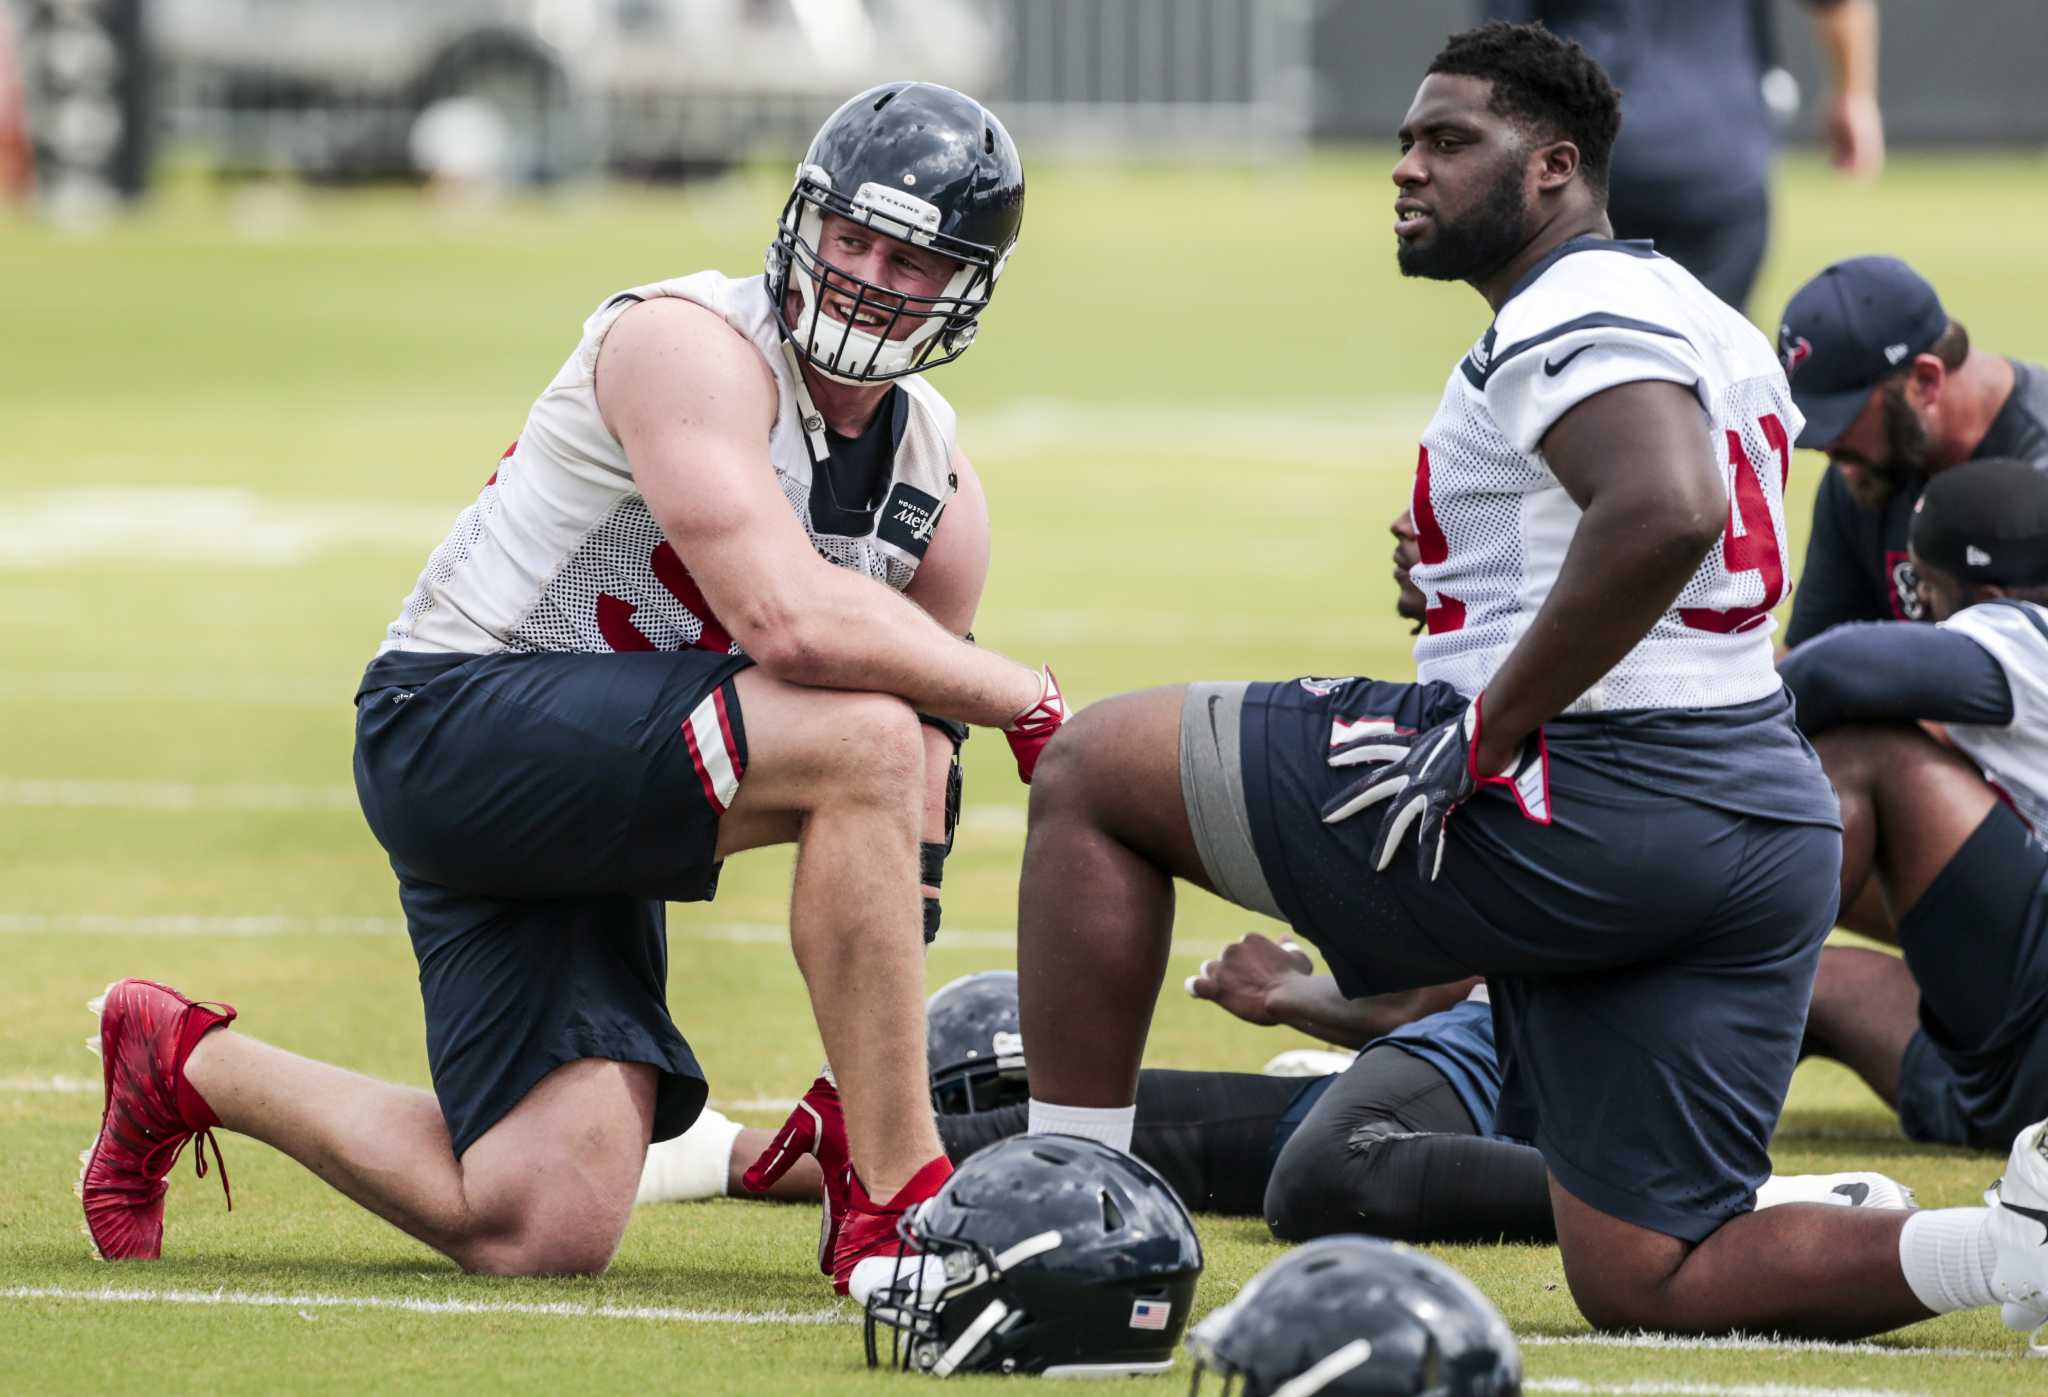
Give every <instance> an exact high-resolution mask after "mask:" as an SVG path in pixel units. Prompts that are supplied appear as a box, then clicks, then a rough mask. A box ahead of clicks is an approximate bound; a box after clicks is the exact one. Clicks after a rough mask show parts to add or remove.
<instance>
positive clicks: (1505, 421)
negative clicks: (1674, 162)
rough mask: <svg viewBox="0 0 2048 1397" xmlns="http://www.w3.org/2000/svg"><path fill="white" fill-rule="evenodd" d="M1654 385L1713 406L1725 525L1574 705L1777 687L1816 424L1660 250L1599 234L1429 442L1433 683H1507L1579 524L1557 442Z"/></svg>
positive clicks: (1423, 501) (1423, 495)
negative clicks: (1580, 414)
mask: <svg viewBox="0 0 2048 1397" xmlns="http://www.w3.org/2000/svg"><path fill="white" fill-rule="evenodd" d="M1644 379H1661V380H1664V381H1667V382H1672V383H1681V384H1685V385H1687V386H1688V387H1690V388H1692V390H1693V391H1694V393H1695V394H1696V395H1697V396H1698V398H1699V401H1700V404H1701V406H1702V407H1703V408H1704V409H1705V411H1706V415H1707V418H1708V421H1707V422H1705V423H1703V424H1702V425H1703V427H1705V428H1706V429H1708V430H1710V431H1711V433H1712V437H1713V448H1714V457H1715V459H1716V460H1718V461H1719V462H1720V463H1721V479H1722V484H1723V485H1724V486H1725V487H1726V488H1727V491H1728V506H1729V519H1728V526H1727V530H1726V532H1725V533H1724V535H1723V537H1722V542H1721V544H1720V546H1719V547H1717V548H1715V549H1714V550H1713V551H1712V552H1711V553H1709V554H1708V556H1707V558H1706V561H1705V562H1703V563H1702V564H1701V565H1700V568H1699V571H1698V572H1696V573H1695V574H1694V575H1693V578H1692V580H1691V581H1690V582H1688V583H1687V584H1686V585H1685V589H1684V590H1683V591H1682V592H1681V593H1680V594H1679V596H1678V598H1677V600H1676V601H1675V602H1674V603H1673V605H1672V608H1671V609H1670V610H1669V611H1667V612H1666V613H1665V614H1664V615H1663V616H1662V617H1660V618H1659V619H1658V621H1657V623H1656V624H1655V625H1654V626H1653V627H1651V629H1650V632H1649V634H1647V635H1645V636H1644V637H1643V639H1642V641H1641V642H1640V643H1638V644H1637V645H1636V647H1635V648H1634V649H1633V650H1631V651H1629V653H1628V654H1627V655H1625V656H1623V657H1622V659H1621V661H1620V663H1618V664H1616V665H1615V666H1614V668H1613V669H1611V670H1609V671H1608V672H1607V674H1606V675H1605V676H1604V677H1603V678H1601V679H1600V680H1599V682H1597V683H1596V684H1594V685H1593V686H1592V687H1591V688H1590V689H1588V690H1587V691H1586V693H1585V694H1584V695H1582V696H1581V697H1580V698H1579V699H1578V700H1577V701H1576V702H1574V703H1573V704H1572V705H1571V707H1570V708H1568V709H1567V710H1566V711H1567V712H1570V713H1590V712H1600V711H1604V710H1608V709H1624V708H1626V709H1636V708H1722V707H1727V706H1729V705H1732V704H1739V703H1748V702H1752V701H1754V700H1757V699H1761V698H1765V697H1767V696H1769V695H1770V694H1772V693H1775V692H1776V691H1777V689H1778V687H1779V680H1778V676H1777V672H1776V671H1775V670H1774V669H1773V668H1772V665H1771V641H1770V635H1771V630H1772V627H1773V625H1774V623H1773V622H1772V620H1771V617H1770V611H1771V608H1772V607H1774V606H1776V605H1777V604H1778V602H1779V601H1780V600H1781V599H1782V598H1783V597H1784V595H1785V588H1786V581H1787V578H1786V569H1785V557H1786V539H1785V503H1784V486H1785V476H1786V473H1787V472H1788V471H1789V470H1790V468H1791V459H1792V442H1793V440H1794V438H1796V437H1797V436H1798V435H1799V429H1800V427H1801V426H1802V425H1803V424H1804V419H1803V418H1802V417H1801V416H1800V415H1799V410H1798V409H1797V408H1795V407H1794V406H1793V405H1792V394H1791V391H1790V389H1789V388H1788V387H1787V385H1786V383H1785V375H1784V372H1783V370H1782V369H1781V368H1780V367H1779V364H1778V358H1777V355H1776V354H1775V353H1774V352H1773V350H1772V347H1771V344H1770V342H1769V341H1768V340H1766V339H1765V338H1764V337H1763V335H1762V334H1761V333H1760V332H1758V330H1757V329H1756V328H1755V327H1754V326H1753V325H1751V324H1750V323H1749V322H1748V321H1747V320H1745V319H1744V318H1743V317H1742V316H1741V315H1739V314H1738V313H1737V312H1735V311H1733V310H1731V309H1729V307H1728V306H1727V305H1725V304H1724V303H1723V302H1721V301H1720V300H1719V299H1717V298H1716V297H1715V296H1714V295H1713V293H1711V292H1709V291H1708V290H1707V289H1706V288H1705V287H1703V286H1701V285H1700V284H1699V282H1697V281H1695V280H1694V279H1693V278H1692V276H1691V275H1690V274H1688V273H1687V272H1686V271H1685V270H1684V269H1683V268H1681V267H1680V266H1679V265H1678V264H1677V263H1676V262H1673V261H1671V260H1669V259H1668V258H1665V257H1662V256H1659V255H1658V254H1657V253H1656V252H1654V251H1652V250H1651V249H1650V246H1649V244H1647V243H1617V242H1610V241H1607V240H1604V239H1596V238H1575V239H1573V240H1572V241H1571V242H1568V243H1566V244H1564V245H1563V246H1562V247H1560V248H1558V249H1557V250H1556V251H1555V252H1554V253H1552V254H1551V256H1550V257H1549V258H1547V259H1546V260H1545V261H1544V262H1542V263H1540V264H1538V265H1537V267H1536V268H1535V269H1534V270H1532V271H1531V272H1530V273H1529V275H1528V276H1527V277H1525V278H1524V279H1523V280H1522V282H1521V284H1520V285H1519V286H1517V288H1516V289H1515V290H1514V291H1513V292H1512V293H1510V295H1509V298H1508V301H1507V302H1506V304H1504V305H1503V306H1502V307H1501V308H1500V311H1499V313H1498V314H1497V315H1496V316H1495V317H1494V322H1493V325H1492V326H1491V327H1490V328H1489V329H1488V330H1487V332H1486V334H1485V335H1484V336H1482V337H1481V339H1480V341H1479V343H1478V344H1477V345H1476V346H1475V347H1474V348H1473V350H1472V352H1471V353H1470V354H1468V355H1466V356H1465V358H1464V359H1463V360H1461V361H1460V362H1459V364H1458V366H1457V368H1455V369H1454V370H1452V372H1451V377H1450V383H1449V385H1448V386H1447V387H1446V388H1445V390H1444V397H1443V402H1442V404H1441V405H1440V406H1439V407H1438V408H1437V412H1436V416H1435V418H1433V419H1432V420H1431V422H1430V424H1429V428H1428V430H1427V431H1426V432H1424V434H1423V438H1422V453H1421V458H1420V460H1419V461H1418V463H1417V467H1416V473H1415V497H1414V505H1413V509H1414V517H1415V527H1416V533H1417V535H1418V537H1419V539H1420V541H1421V553H1422V563H1421V565H1420V566H1419V567H1417V568H1416V569H1415V570H1414V579H1415V582H1416V584H1417V585H1418V586H1420V587H1421V588H1422V590H1423V593H1424V594H1425V596H1426V597H1427V598H1428V602H1429V611H1428V616H1427V627H1428V634H1427V635H1425V636H1424V637H1423V638H1422V639H1421V640H1420V641H1418V642H1417V643H1416V646H1415V660H1416V667H1417V669H1418V671H1419V674H1420V677H1421V678H1422V679H1424V680H1433V679H1435V680H1443V681H1444V682H1446V683H1448V684H1450V685H1452V686H1453V687H1454V688H1456V689H1457V690H1458V691H1459V692H1460V693H1463V694H1468V695H1470V694H1476V693H1477V692H1479V690H1481V689H1483V688H1484V687H1485V686H1486V684H1487V682H1488V681H1489V680H1490V679H1491V678H1492V677H1493V673H1494V671H1495V670H1496V669H1498V668H1499V667H1500V664H1501V661H1502V660H1504V659H1506V658H1507V655H1508V652H1509V651H1510V650H1512V649H1513V648H1514V646H1515V643H1516V642H1517V641H1518V640H1520V639H1521V636H1522V633H1523V632H1524V631H1525V630H1527V629H1528V627H1529V623H1530V622H1531V621H1532V620H1533V619H1534V618H1535V616H1536V613H1537V611H1538V609H1539V608H1540V607H1541V606H1542V605H1543V602H1544V599H1545V598H1546V597H1548V596H1549V594H1550V589H1551V587H1552V585H1553V584H1554V583H1555V582H1556V580H1557V574H1558V570H1559V569H1560V567H1561V566H1562V565H1563V563H1564V556H1565V550H1566V548H1567V547H1569V546H1570V544H1571V541H1572V535H1573V533H1574V532H1575V531H1576V530H1577V528H1578V522H1579V515H1580V510H1579V507H1578V506H1577V505H1576V504H1574V503H1573V502H1572V499H1571V496H1570V495H1568V494H1566V493H1565V490H1564V487H1563V486H1562V485H1561V484H1560V483H1559V482H1558V480H1557V477H1556V476H1554V475H1552V474H1551V473H1550V470H1549V467H1548V466H1547V465H1546V464H1545V463H1544V460H1543V452H1542V448H1541V445H1540V443H1541V442H1542V440H1543V435H1544V433H1546V432H1547V431H1549V430H1550V428H1551V426H1552V425H1553V424H1554V423H1555V422H1556V421H1557V420H1558V418H1559V417H1561V416H1563V415H1564V414H1565V412H1566V411H1568V410H1569V409H1570V408H1572V407H1573V406H1575V405H1576V404H1578V403H1580V402H1582V401H1584V400H1585V399H1587V398H1589V397H1591V396H1593V395H1594V394H1596V393H1599V392H1602V391H1604V390H1605V389H1608V388H1613V387H1616V386H1617V385H1620V384H1623V383H1631V382H1636V381H1640V380H1644Z"/></svg>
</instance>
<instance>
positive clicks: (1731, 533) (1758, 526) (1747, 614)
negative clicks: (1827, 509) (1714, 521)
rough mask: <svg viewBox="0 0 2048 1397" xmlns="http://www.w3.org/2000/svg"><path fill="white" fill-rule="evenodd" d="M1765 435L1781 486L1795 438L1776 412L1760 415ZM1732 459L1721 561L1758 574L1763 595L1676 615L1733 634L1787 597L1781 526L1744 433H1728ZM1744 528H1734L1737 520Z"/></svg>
mask: <svg viewBox="0 0 2048 1397" xmlns="http://www.w3.org/2000/svg"><path fill="white" fill-rule="evenodd" d="M1757 426H1759V427H1761V428H1762V429H1763V434H1764V440H1765V441H1767V442H1769V443H1770V444H1771V449H1772V450H1773V451H1775V452H1777V453H1778V491H1779V494H1780V497H1782V496H1783V493H1784V489H1785V482H1786V480H1787V479H1788V478H1789V477H1790V476H1791V474H1792V438H1791V436H1790V434H1788V433H1787V432H1786V431H1785V424H1784V423H1783V422H1781V421H1779V420H1778V415H1777V414H1776V413H1774V412H1767V413H1765V414H1764V415H1763V416H1762V417H1760V418H1758V419H1757ZM1728 460H1729V462H1730V463H1731V464H1732V465H1733V466H1734V467H1735V489H1734V490H1733V491H1732V492H1730V498H1729V501H1728V529H1727V532H1725V533H1723V534H1722V535H1721V567H1722V569H1723V570H1724V571H1726V572H1727V573H1728V575H1729V576H1730V577H1733V576H1734V575H1735V574H1736V573H1739V572H1754V573H1757V574H1759V575H1760V576H1761V577H1762V579H1763V584H1764V599H1763V601H1761V602H1760V603H1758V604H1757V605H1755V606H1731V607H1728V608H1727V609H1726V610H1722V609H1719V608H1716V607H1710V606H1681V607H1680V608H1678V619H1679V620H1681V621H1683V622H1685V624H1686V625H1688V626H1691V627H1692V628H1693V629H1694V630H1696V631H1713V632H1714V633H1715V634H1717V635H1732V634H1734V633H1735V632H1737V631H1746V630H1749V629H1751V628H1752V627H1755V626H1759V625H1762V624H1763V620H1764V618H1765V617H1766V616H1768V615H1770V614H1771V609H1772V608H1773V607H1775V606H1777V604H1778V603H1779V602H1781V601H1783V600H1784V599H1785V556H1784V554H1783V553H1782V552H1780V551H1779V548H1778V526H1777V524H1776V523H1775V522H1774V521H1773V520H1772V518H1771V502H1770V500H1768V499H1767V498H1765V496H1764V487H1763V481H1762V480H1761V479H1760V478H1759V477H1758V475H1757V470H1756V467H1755V466H1753V465H1752V464H1750V460H1749V456H1748V455H1747V454H1746V453H1745V452H1744V451H1743V449H1742V437H1741V436H1740V435H1739V434H1738V433H1735V432H1730V433H1728ZM1738 520H1739V521H1740V522H1741V524H1742V532H1741V533H1737V532H1736V531H1735V525H1736V523H1737V521H1738Z"/></svg>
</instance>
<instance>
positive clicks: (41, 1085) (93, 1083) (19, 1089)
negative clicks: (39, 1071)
mask: <svg viewBox="0 0 2048 1397" xmlns="http://www.w3.org/2000/svg"><path fill="white" fill-rule="evenodd" d="M105 1085H106V1084H105V1083H104V1082H102V1081H101V1080H100V1079H99V1078H98V1077H68V1076H66V1075H65V1074H64V1073H62V1072H59V1073H58V1074H57V1075H56V1076H54V1077H31V1076H29V1075H28V1074H27V1073H25V1072H18V1073H16V1074H15V1075H14V1076H12V1077H0V1096H97V1095H99V1094H100V1092H101V1091H102V1090H104V1089H105Z"/></svg>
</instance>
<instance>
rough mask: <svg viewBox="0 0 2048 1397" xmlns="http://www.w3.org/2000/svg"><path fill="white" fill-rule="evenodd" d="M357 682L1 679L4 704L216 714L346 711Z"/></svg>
mask: <svg viewBox="0 0 2048 1397" xmlns="http://www.w3.org/2000/svg"><path fill="white" fill-rule="evenodd" d="M355 684H356V676H355V675H352V674H348V675H339V676H337V677H336V678H334V679H332V680H314V679H305V678H293V677H291V676H289V675H276V674H213V675H203V676H202V675H186V676H183V677H180V678H169V677H166V676H165V675H163V674H161V673H146V672H143V671H140V670H69V671H50V672H44V673H38V674H9V675H5V676H0V701H12V702H40V703H67V704H78V703H112V704H119V705H121V706H122V707H123V708H134V707H136V706H138V705H155V706H158V707H161V706H162V705H164V704H167V703H196V704H205V705H207V706H209V707H216V708H324V709H329V710H335V711H341V710H345V709H346V708H347V706H348V703H349V699H350V697H351V696H352V695H353V694H354V693H355Z"/></svg>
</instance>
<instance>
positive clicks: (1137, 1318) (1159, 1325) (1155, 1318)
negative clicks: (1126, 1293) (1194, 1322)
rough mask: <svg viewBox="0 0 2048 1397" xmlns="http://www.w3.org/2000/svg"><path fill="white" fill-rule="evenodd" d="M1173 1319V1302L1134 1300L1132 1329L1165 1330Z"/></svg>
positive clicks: (1132, 1305) (1132, 1304)
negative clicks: (1167, 1323) (1168, 1322)
mask: <svg viewBox="0 0 2048 1397" xmlns="http://www.w3.org/2000/svg"><path fill="white" fill-rule="evenodd" d="M1172 1318H1173V1302H1171V1301H1169V1300H1133V1301H1132V1302H1131V1328H1133V1329H1164V1328H1165V1327H1166V1322H1167V1321H1168V1320H1169V1319H1172Z"/></svg>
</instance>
